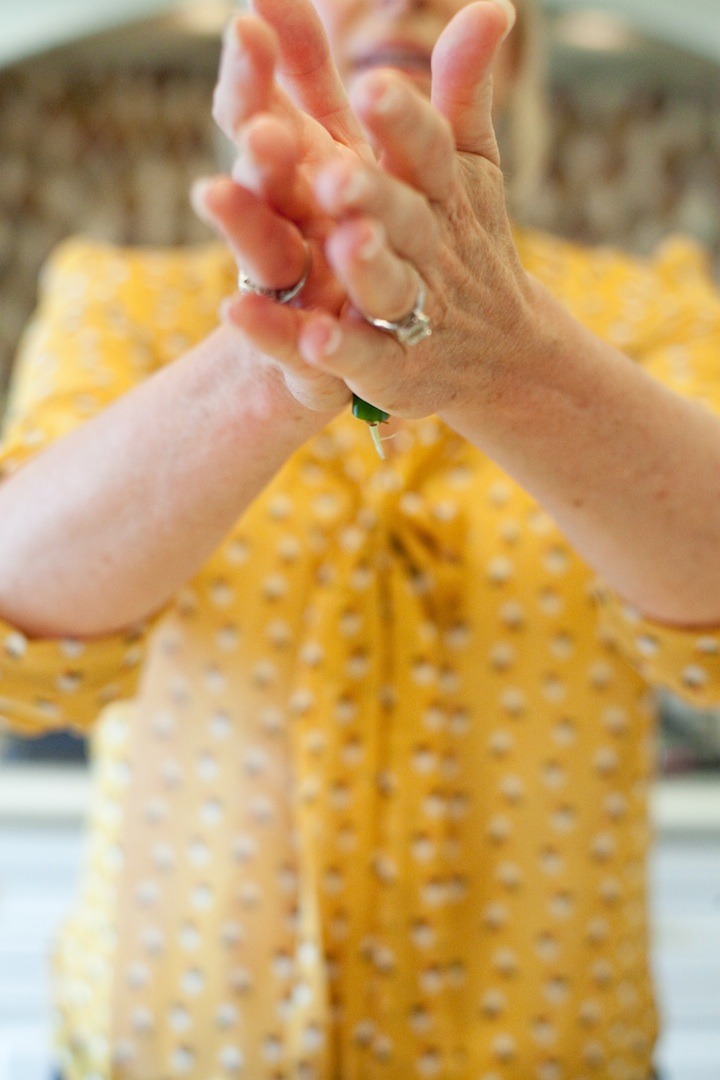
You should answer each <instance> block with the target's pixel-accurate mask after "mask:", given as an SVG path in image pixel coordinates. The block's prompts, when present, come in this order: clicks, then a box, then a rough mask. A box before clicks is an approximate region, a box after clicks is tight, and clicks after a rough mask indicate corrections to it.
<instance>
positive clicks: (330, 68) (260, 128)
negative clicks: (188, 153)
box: [193, 0, 373, 411]
mask: <svg viewBox="0 0 720 1080" xmlns="http://www.w3.org/2000/svg"><path fill="white" fill-rule="evenodd" d="M257 6H258V7H259V8H260V9H262V7H263V3H262V0H259V2H258V5H257ZM264 6H265V7H266V8H267V9H268V11H269V12H270V15H271V16H272V18H273V19H275V20H276V21H277V22H278V23H279V25H281V26H282V27H283V29H284V30H285V31H286V34H285V36H284V37H283V41H282V42H280V41H279V40H278V37H277V35H276V34H275V32H274V30H273V29H272V27H271V26H270V25H269V22H265V21H263V20H262V19H260V18H257V17H253V16H239V17H238V18H236V19H234V20H233V21H232V22H231V23H230V24H229V26H228V30H227V33H226V36H225V42H224V48H223V54H222V59H221V64H220V73H219V78H218V83H217V87H216V90H215V96H214V108H213V114H214V117H215V119H216V121H217V123H218V124H219V126H220V128H221V129H222V131H223V132H224V134H225V135H226V136H227V137H228V138H229V139H230V140H231V141H232V142H234V143H235V146H236V147H237V158H236V160H235V164H234V167H233V175H232V177H220V178H215V179H212V180H206V181H202V182H200V184H198V185H196V187H195V189H194V192H193V196H194V197H193V202H194V205H195V208H196V210H197V212H198V213H199V215H200V216H201V217H202V218H203V219H204V220H205V221H207V222H208V223H210V224H211V225H212V226H213V227H214V228H215V229H216V230H217V231H218V232H219V233H220V235H221V236H222V237H223V238H224V239H225V240H226V242H227V243H228V245H229V247H230V248H231V250H232V251H233V253H234V255H235V257H236V259H237V261H238V263H239V264H240V265H241V266H242V267H243V269H244V270H245V271H246V272H247V273H248V275H249V276H250V277H251V279H252V280H253V281H256V282H257V283H258V284H260V285H266V286H268V287H270V288H285V287H287V286H289V285H291V284H293V283H294V282H295V281H297V280H298V279H299V278H300V276H301V274H302V273H303V270H304V267H305V260H306V248H305V244H306V243H307V244H308V245H309V248H310V254H311V260H312V269H311V274H310V278H309V280H308V282H307V284H306V286H305V287H304V289H303V293H302V297H301V298H300V299H299V300H298V301H296V302H295V304H294V306H293V308H291V309H290V308H289V309H288V311H284V312H283V313H282V317H283V319H284V321H286V320H287V317H288V315H290V317H292V312H293V310H294V309H295V308H296V307H297V306H299V304H301V303H305V304H313V305H316V306H318V307H319V308H322V309H324V310H327V311H330V312H333V313H338V314H339V313H340V312H341V310H342V308H343V305H344V304H345V303H346V296H345V292H344V289H343V288H342V287H341V285H340V284H339V282H338V281H337V280H336V278H335V276H334V274H333V273H332V272H331V270H330V268H329V266H328V264H327V261H326V259H325V256H324V244H325V240H326V238H327V235H328V233H329V231H330V230H331V229H332V227H333V221H332V219H331V218H329V217H328V216H327V215H326V214H325V212H324V211H322V210H321V209H320V207H319V205H318V203H317V201H316V199H315V197H314V194H313V192H312V189H311V183H310V176H311V173H312V171H313V170H314V169H317V168H318V167H320V166H322V165H323V164H325V163H327V162H329V161H331V160H334V159H335V158H337V157H338V156H339V155H344V156H346V157H347V158H348V159H351V160H358V161H359V160H364V161H367V162H370V161H372V160H373V153H372V150H371V149H370V147H369V145H368V143H367V141H366V139H365V136H364V134H363V132H362V129H361V127H360V125H359V123H358V121H357V119H356V118H355V116H354V114H353V112H352V110H351V108H350V106H349V103H348V101H347V97H346V95H345V92H344V89H343V87H342V84H341V82H340V79H339V76H338V74H337V71H336V69H335V67H334V64H333V62H332V59H331V57H330V53H329V50H328V46H327V42H326V40H325V37H324V34H323V32H322V28H321V26H320V22H319V20H318V18H317V15H316V13H315V10H314V8H313V7H312V5H311V4H310V3H309V0H305V2H303V0H291V2H287V0H285V2H283V0H272V3H266V4H265V5H264ZM306 71H311V72H312V76H311V77H307V76H306V75H304V74H303V72H306ZM280 78H285V79H286V81H287V83H288V86H289V87H290V89H291V91H292V94H293V96H294V97H295V98H296V99H297V102H298V103H297V104H296V103H295V102H294V101H293V100H292V98H291V97H290V96H289V95H288V94H287V93H286V92H285V91H284V90H283V89H281V87H280V85H279V79H280ZM278 310H279V309H278V305H276V304H273V303H272V302H271V301H269V300H267V299H264V298H262V297H257V296H251V295H244V296H243V295H240V296H238V297H236V298H235V299H234V301H232V302H231V303H230V304H228V305H227V306H226V308H225V311H224V315H225V318H226V320H227V321H229V322H230V323H233V322H235V317H236V315H239V313H240V312H242V314H243V316H244V317H245V318H246V319H247V320H249V321H250V322H252V323H253V324H256V325H260V326H263V327H268V328H269V329H270V330H271V329H272V326H273V324H274V321H275V319H276V318H277V317H278ZM241 321H242V320H238V325H239V324H240V323H241ZM283 325H284V323H283ZM255 344H256V345H257V347H258V348H260V350H261V351H267V350H265V349H263V342H262V335H261V334H256V335H255ZM291 352H292V356H287V355H286V352H284V351H283V350H280V351H279V353H277V354H273V356H274V358H275V359H277V360H283V359H286V360H288V361H292V363H286V365H285V367H284V369H283V371H284V374H285V378H286V382H287V384H288V386H289V388H290V390H291V392H292V393H293V394H294V395H295V396H296V398H297V399H298V400H299V401H301V403H302V404H304V405H306V406H307V407H309V408H313V409H319V410H321V411H326V410H332V409H338V408H341V407H342V406H344V405H345V404H346V403H347V401H348V400H349V397H350V393H349V391H348V389H347V387H346V385H345V384H344V383H343V382H342V381H341V380H339V379H337V378H334V377H331V376H329V375H327V374H325V373H323V372H321V371H319V370H318V369H317V368H314V367H311V366H309V365H307V364H305V363H304V361H302V359H301V358H300V357H298V356H297V353H296V350H295V349H294V348H293V349H292V350H291Z"/></svg>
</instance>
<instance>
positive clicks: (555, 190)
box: [0, 0, 720, 1080]
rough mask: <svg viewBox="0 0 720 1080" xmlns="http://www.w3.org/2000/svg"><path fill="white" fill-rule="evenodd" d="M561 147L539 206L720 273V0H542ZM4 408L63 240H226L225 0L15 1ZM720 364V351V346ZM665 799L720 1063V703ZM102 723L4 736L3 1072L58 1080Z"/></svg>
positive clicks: (661, 751)
mask: <svg viewBox="0 0 720 1080" xmlns="http://www.w3.org/2000/svg"><path fill="white" fill-rule="evenodd" d="M543 6H544V8H545V12H546V16H547V27H548V34H547V37H548V63H549V106H550V107H549V110H548V117H549V133H548V135H549V153H548V159H547V168H546V170H545V172H544V174H543V175H542V176H539V177H538V178H537V183H536V186H535V188H534V189H533V190H531V191H525V192H524V194H523V202H522V207H521V210H520V216H521V217H522V218H523V219H524V221H525V222H526V223H528V224H531V225H536V226H539V227H541V228H545V229H549V230H550V231H553V232H555V233H558V234H560V235H563V236H567V237H570V238H572V239H576V240H580V241H582V242H588V243H594V244H597V243H600V244H606V243H610V244H617V245H620V246H622V247H624V248H626V249H630V250H632V251H635V252H637V253H639V254H647V253H649V252H651V251H652V250H653V248H654V247H655V246H656V245H657V244H658V242H659V241H660V240H661V239H662V238H664V237H666V236H667V235H668V234H669V233H674V232H682V233H685V234H689V235H691V236H693V237H695V238H696V239H697V240H698V241H700V243H702V244H703V245H704V246H705V247H706V248H707V250H708V253H709V257H710V260H711V265H712V266H713V268H714V272H715V273H716V274H717V275H718V279H719V280H720V0H684V2H683V3H682V4H680V3H678V2H677V0H543ZM0 7H1V8H2V13H3V33H2V35H1V36H0V411H1V409H2V399H3V395H4V391H5V389H6V386H7V381H8V378H9V376H10V373H11V370H12V362H13V356H14V354H15V351H16V349H17V345H18V341H19V339H20V336H21V333H22V329H23V326H24V325H25V323H26V322H27V319H28V317H29V315H30V313H31V311H32V308H33V306H34V303H35V299H36V291H37V279H38V273H39V270H40V268H41V266H42V264H43V262H44V260H45V258H46V257H47V255H48V253H49V252H50V251H51V249H52V248H53V247H54V246H55V245H56V244H57V243H58V242H59V241H60V240H62V239H63V238H64V237H66V236H68V235H70V234H73V233H76V232H83V233H85V234H89V235H91V236H94V237H96V238H99V239H103V240H108V241H111V242H116V243H123V244H125V243H129V244H149V245H166V244H185V243H192V242H196V241H203V240H207V239H209V238H210V234H209V232H208V231H207V230H206V229H205V227H204V226H203V225H202V224H201V223H200V222H199V221H198V220H197V218H196V217H195V215H194V214H193V212H192V211H191V209H190V206H189V203H188V190H189V188H190V185H191V182H192V181H193V179H194V178H195V177H197V176H199V175H202V174H205V173H208V172H212V171H213V170H214V169H215V167H216V166H215V159H216V152H217V143H216V136H215V132H214V129H213V125H212V123H211V120H210V110H209V106H210V99H211V93H212V87H213V83H214V78H215V72H216V68H217V60H218V55H219V34H220V31H221V29H222V26H223V25H224V22H225V20H226V19H227V17H228V14H229V13H230V12H231V10H232V7H233V5H232V4H230V3H228V2H225V0H201V2H199V3H198V2H191V3H177V2H176V3H172V2H170V0H124V2H123V3H122V4H118V3H117V0H93V4H92V6H91V5H89V4H88V3H87V0H35V3H33V4H28V3H27V2H26V0H0ZM718 363H719V364H720V355H719V356H718ZM658 710H659V716H660V724H659V734H658V781H657V784H656V790H655V792H654V801H653V812H654V816H655V822H656V828H657V835H658V843H657V847H656V855H655V858H654V862H653V889H654V893H653V895H654V905H655V918H656V968H657V974H658V980H659V984H660V990H661V997H662V1003H663V1006H664V1009H665V1014H666V1032H665V1035H664V1037H663V1042H662V1046H661V1064H662V1066H663V1069H664V1072H663V1080H717V1078H718V1077H719V1076H720V714H718V713H715V712H703V713H698V712H694V711H691V710H689V709H688V708H687V707H685V706H684V705H682V704H681V703H679V702H678V701H675V700H674V699H672V698H669V697H663V698H662V699H661V700H659V701H658ZM87 803H88V776H87V761H86V753H85V745H84V742H83V740H82V739H78V738H74V737H72V736H69V735H68V736H66V735H64V734H59V735H53V736H48V737H46V738H42V739H37V740H18V739H13V738H12V737H10V736H8V735H3V734H2V733H0V1080H48V1061H49V1055H50V1051H49V1045H48V1040H49V1030H50V1021H51V1016H50V1005H49V1000H48V988H47V973H46V955H47V947H48V944H49V942H50V940H51V938H52V935H53V933H54V929H55V927H56V926H57V923H58V920H59V919H60V918H61V917H62V915H63V913H64V912H65V911H66V910H67V907H68V905H69V903H70V902H71V899H72V894H73V888H74V882H75V876H76V873H77V868H78V866H79V862H80V859H81V830H82V821H83V818H84V815H85V813H86V811H87Z"/></svg>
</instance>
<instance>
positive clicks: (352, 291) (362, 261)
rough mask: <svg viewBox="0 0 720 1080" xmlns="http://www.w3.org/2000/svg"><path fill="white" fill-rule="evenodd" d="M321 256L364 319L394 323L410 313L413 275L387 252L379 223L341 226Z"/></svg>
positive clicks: (365, 220)
mask: <svg viewBox="0 0 720 1080" xmlns="http://www.w3.org/2000/svg"><path fill="white" fill-rule="evenodd" d="M325 254H326V256H327V259H328V262H329V263H330V266H331V267H332V269H333V270H334V271H335V274H336V275H337V277H338V278H339V280H340V281H341V282H342V284H343V285H344V286H345V289H346V290H347V294H348V296H349V298H350V300H351V301H352V303H353V305H354V306H355V307H356V308H357V309H358V310H359V311H361V312H362V313H363V315H365V316H366V317H368V318H375V319H388V320H390V321H392V322H395V321H397V320H399V319H403V318H404V317H405V316H406V315H408V314H409V313H410V312H411V311H412V309H413V307H414V305H415V301H416V299H417V294H418V276H417V273H416V272H415V270H414V269H413V268H412V267H411V266H410V264H409V263H408V262H406V261H405V259H400V258H398V256H397V255H396V254H395V253H394V252H393V251H392V250H391V249H390V247H389V246H388V244H387V238H386V234H385V230H384V229H383V227H382V226H381V225H380V224H379V222H376V221H372V220H370V219H368V218H356V219H353V220H351V221H347V222H344V223H343V224H342V225H340V226H339V228H337V229H336V230H335V232H334V233H333V234H332V235H331V236H330V237H329V239H328V241H327V243H326V245H325Z"/></svg>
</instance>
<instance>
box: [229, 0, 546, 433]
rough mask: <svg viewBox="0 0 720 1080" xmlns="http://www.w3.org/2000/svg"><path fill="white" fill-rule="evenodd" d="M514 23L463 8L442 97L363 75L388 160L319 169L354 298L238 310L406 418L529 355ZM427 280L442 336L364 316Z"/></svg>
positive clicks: (265, 338) (265, 336) (254, 327)
mask: <svg viewBox="0 0 720 1080" xmlns="http://www.w3.org/2000/svg"><path fill="white" fill-rule="evenodd" d="M506 31H507V21H506V16H505V13H504V11H503V9H502V8H501V7H499V6H498V5H497V4H495V3H487V2H482V3H476V4H473V5H471V6H470V7H468V8H466V9H464V10H463V11H462V12H460V13H459V14H458V15H457V16H456V17H455V18H454V19H453V20H452V22H451V23H450V24H449V25H448V27H447V28H446V29H445V31H444V32H443V34H442V35H441V37H440V39H439V41H438V43H437V45H436V47H435V51H434V54H433V101H432V104H431V103H430V102H427V101H426V100H425V99H424V98H423V97H422V96H421V95H420V94H419V93H418V92H417V91H416V90H415V89H414V87H412V86H411V85H410V84H409V83H408V82H407V81H405V80H404V79H403V78H402V77H401V76H399V75H397V74H396V73H393V72H391V71H374V72H371V73H368V74H367V75H366V76H364V77H363V78H361V79H359V80H358V81H357V83H356V85H355V87H354V91H353V94H352V104H353V106H354V109H355V111H356V113H357V115H358V117H359V119H360V121H361V122H362V125H363V128H364V130H365V131H366V133H367V135H368V138H369V140H370V142H371V143H372V145H373V147H374V148H375V149H376V151H377V152H378V154H379V159H380V164H379V165H378V164H375V163H374V162H371V161H368V160H367V159H366V158H365V157H362V158H361V157H359V156H358V155H356V154H353V155H349V154H335V155H334V156H332V157H331V158H330V159H329V160H326V161H321V162H320V163H319V165H318V166H317V167H315V168H314V169H313V170H312V172H311V173H310V182H311V184H312V190H313V192H314V195H315V198H316V199H317V202H318V204H319V206H320V208H321V210H322V211H324V212H325V214H326V215H327V216H328V217H329V218H331V219H332V221H333V222H334V228H333V229H332V231H331V232H329V233H328V235H327V239H326V241H325V244H324V254H325V257H326V258H327V260H328V263H329V264H330V267H331V268H332V270H333V272H334V274H335V276H336V278H337V280H338V281H339V282H341V283H342V285H343V287H344V289H345V291H346V293H347V297H348V299H349V301H350V304H349V305H345V306H344V307H342V308H341V309H339V310H335V311H333V310H329V309H328V308H326V309H325V310H324V311H319V310H315V311H302V312H301V311H290V310H287V309H280V310H276V312H275V316H274V317H273V320H272V323H271V324H269V323H268V321H267V319H266V318H265V312H264V311H260V310H259V309H258V308H257V307H255V306H251V305H248V304H246V303H244V302H243V303H241V304H240V305H238V306H237V307H236V309H235V310H234V312H233V318H234V319H235V321H236V322H237V324H238V325H240V326H242V328H243V329H244V330H245V331H246V333H248V335H249V336H250V337H252V339H253V340H254V341H255V342H256V343H257V344H258V345H259V346H261V347H262V348H263V350H264V351H266V352H269V353H270V354H272V355H276V356H280V357H282V362H283V363H284V364H287V365H290V364H292V363H302V364H304V365H306V366H310V367H311V368H314V369H315V370H317V371H321V372H324V373H327V374H332V375H335V376H337V377H340V378H342V379H343V380H344V381H345V382H346V383H347V385H348V386H349V387H350V388H351V389H352V390H353V391H354V392H355V393H357V394H358V395H359V396H361V397H363V398H365V399H366V400H369V401H371V402H372V403H373V404H375V405H378V406H380V407H381V408H383V409H385V410H386V411H387V412H390V413H394V414H396V415H400V416H418V415H426V414H428V413H430V412H442V411H443V410H444V409H446V408H448V407H450V406H451V405H453V406H454V405H455V404H456V403H457V402H458V400H459V399H460V400H463V399H464V400H468V401H473V402H477V401H478V400H480V395H481V394H482V393H483V392H484V388H485V387H487V385H488V380H489V379H490V378H491V375H492V371H493V369H495V367H496V365H497V364H498V363H501V362H505V361H506V359H507V357H509V356H513V357H515V358H516V359H517V357H518V356H519V355H521V354H522V353H523V352H525V353H527V351H528V348H527V346H528V338H529V336H530V335H531V334H532V320H533V310H532V304H531V295H532V290H531V287H530V283H529V281H528V279H527V277H526V275H525V273H524V271H523V270H522V267H521V266H520V263H519V260H518V257H517V254H516V251H515V248H514V245H513V242H512V237H511V232H510V226H509V222H508V219H507V213H506V209H505V198H504V185H503V177H502V173H501V171H500V167H499V164H500V163H499V156H498V151H497V145H496V142H495V137H494V132H493V126H492V116H491V106H492V89H491V78H490V70H491V67H492V63H493V60H494V58H495V55H496V53H497V50H498V48H499V45H500V42H501V41H502V39H503V37H504V35H505V33H506ZM324 227H326V226H324ZM420 281H422V282H423V283H424V285H425V291H426V302H425V308H426V310H427V312H428V314H429V315H430V319H431V322H432V326H433V336H432V337H431V338H430V339H428V340H426V341H424V342H422V343H421V344H419V345H416V346H412V347H405V346H402V345H400V344H399V343H398V342H397V341H396V340H395V339H394V338H393V337H392V336H391V335H389V334H386V333H383V332H382V331H379V330H376V329H375V328H373V327H372V326H370V325H369V324H368V323H367V322H366V321H365V320H364V319H363V318H362V316H372V317H376V318H383V319H388V320H397V319H399V318H402V317H403V316H404V315H406V314H407V313H408V312H409V311H410V310H411V309H412V307H413V305H414V303H415V301H416V298H417V296H418V288H419V283H420ZM316 306H317V307H319V305H316ZM293 353H294V357H295V358H296V359H294V357H293Z"/></svg>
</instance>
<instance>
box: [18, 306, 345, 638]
mask: <svg viewBox="0 0 720 1080" xmlns="http://www.w3.org/2000/svg"><path fill="white" fill-rule="evenodd" d="M331 415H332V413H321V412H317V411H310V410H308V409H304V408H303V407H302V406H301V405H299V404H298V402H297V401H296V400H295V398H293V397H292V395H291V394H290V393H289V392H288V390H287V388H286V386H285V382H284V380H283V378H282V376H281V375H280V373H279V372H278V371H277V370H276V369H274V368H271V367H269V366H268V365H267V364H261V363H260V362H259V360H258V359H257V358H256V357H255V356H254V355H253V353H252V351H251V350H249V349H248V348H247V346H244V345H243V344H242V342H241V341H240V340H239V335H237V334H235V333H233V331H232V330H230V329H228V328H224V327H221V328H219V329H218V330H216V331H215V332H214V333H212V334H211V335H210V336H209V337H208V338H206V339H205V340H204V341H202V342H201V343H200V344H199V345H198V346H197V347H196V348H195V349H193V350H192V351H191V352H190V353H188V354H187V355H186V356H184V357H182V358H181V359H180V360H178V361H176V362H175V363H174V364H171V365H169V366H168V367H166V368H164V369H163V370H162V371H160V372H158V373H157V374H155V375H153V376H151V377H150V378H149V379H147V380H146V381H144V382H143V383H141V384H140V385H139V386H137V387H136V388H135V389H133V390H131V391H130V392H129V393H127V394H125V395H123V396H122V397H121V398H120V399H119V400H118V401H116V402H115V403H114V404H112V405H110V406H109V407H108V408H107V409H105V410H103V411H102V412H101V413H100V414H99V415H97V416H95V417H93V418H92V419H91V420H89V421H87V422H86V423H84V424H83V425H81V426H80V427H78V428H77V429H76V430H75V431H73V432H71V433H69V434H68V435H66V436H65V437H64V438H62V439H60V440H59V441H58V442H56V443H55V444H53V445H52V446H51V447H49V448H48V449H46V450H45V451H43V452H42V453H40V454H38V455H37V456H36V457H34V458H33V459H32V460H30V461H28V462H27V463H26V464H25V465H23V466H22V467H21V468H20V469H18V471H17V472H16V473H15V474H14V475H12V476H11V477H10V478H8V479H6V480H5V481H4V483H3V484H2V486H0V522H1V523H2V524H1V526H0V566H1V567H2V568H3V570H2V574H0V611H2V615H3V617H4V618H5V619H6V620H8V621H9V622H12V623H14V624H15V625H16V626H17V627H18V628H19V629H21V630H23V631H25V632H26V633H28V634H30V635H33V636H43V637H59V636H74V637H92V636H99V635H103V634H107V633H109V632H112V631H114V630H117V629H120V628H122V627H125V626H128V625H131V624H133V623H135V622H137V621H139V620H140V619H142V618H144V617H145V616H147V615H149V614H151V613H152V612H154V611H155V610H156V609H157V608H159V607H160V606H162V605H163V604H164V603H165V602H166V601H167V600H168V599H169V598H170V597H171V596H172V595H173V593H175V592H176V591H177V589H178V588H179V587H180V586H181V585H182V584H184V583H185V582H186V581H187V580H188V579H189V578H190V577H191V576H192V575H193V574H194V573H195V572H196V571H197V570H198V569H199V568H200V566H201V565H202V563H203V562H204V561H205V559H206V558H207V557H208V556H209V555H210V554H211V552H212V551H213V549H214V548H215V547H216V546H217V544H218V543H219V542H220V541H221V540H222V537H223V536H224V535H225V533H226V532H227V531H228V530H229V528H230V527H231V526H232V524H233V522H234V521H235V520H236V519H237V517H238V516H239V515H240V514H241V513H242V511H243V510H244V509H245V507H246V506H247V505H248V504H249V503H250V502H251V501H252V500H253V499H254V498H255V496H256V495H257V494H258V493H259V492H260V491H261V490H262V488H263V487H264V486H265V485H266V484H267V482H268V481H269V480H270V479H271V477H272V476H273V475H274V473H275V472H276V471H277V469H278V468H280V466H281V465H282V464H283V463H284V462H285V460H286V459H287V458H288V457H289V456H290V455H291V454H292V452H293V451H294V450H295V449H296V448H297V447H298V446H300V445H301V443H303V442H304V441H305V440H306V439H307V438H308V437H310V436H311V435H312V434H314V433H315V432H316V431H318V430H319V429H320V428H321V427H322V426H323V425H324V424H325V423H327V421H328V419H329V418H330V416H331Z"/></svg>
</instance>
